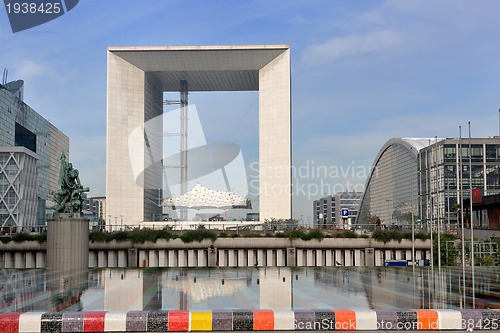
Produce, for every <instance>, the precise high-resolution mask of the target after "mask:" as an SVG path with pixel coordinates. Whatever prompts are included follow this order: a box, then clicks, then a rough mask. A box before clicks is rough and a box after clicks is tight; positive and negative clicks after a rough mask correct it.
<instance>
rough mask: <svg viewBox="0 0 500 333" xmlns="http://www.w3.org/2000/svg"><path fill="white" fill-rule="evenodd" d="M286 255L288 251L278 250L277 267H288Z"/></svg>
mask: <svg viewBox="0 0 500 333" xmlns="http://www.w3.org/2000/svg"><path fill="white" fill-rule="evenodd" d="M285 255H286V250H285V251H283V250H281V249H279V250H277V255H276V257H277V258H276V266H279V267H282V266H286V262H285V257H286V256H285Z"/></svg>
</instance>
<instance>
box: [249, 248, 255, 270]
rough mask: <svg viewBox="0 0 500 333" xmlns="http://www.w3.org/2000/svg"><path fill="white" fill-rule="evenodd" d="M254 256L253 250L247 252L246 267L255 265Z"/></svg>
mask: <svg viewBox="0 0 500 333" xmlns="http://www.w3.org/2000/svg"><path fill="white" fill-rule="evenodd" d="M255 259H256V258H255V256H254V253H253V250H248V266H254V265H255Z"/></svg>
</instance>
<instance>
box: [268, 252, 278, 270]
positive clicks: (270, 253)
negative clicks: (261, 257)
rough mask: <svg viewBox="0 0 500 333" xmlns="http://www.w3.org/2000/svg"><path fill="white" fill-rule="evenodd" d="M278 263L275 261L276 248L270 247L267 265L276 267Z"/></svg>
mask: <svg viewBox="0 0 500 333" xmlns="http://www.w3.org/2000/svg"><path fill="white" fill-rule="evenodd" d="M275 265H276V263H275V262H274V250H272V249H268V250H267V266H268V267H274V266H275Z"/></svg>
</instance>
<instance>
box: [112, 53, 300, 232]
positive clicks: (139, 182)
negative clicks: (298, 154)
mask: <svg viewBox="0 0 500 333" xmlns="http://www.w3.org/2000/svg"><path fill="white" fill-rule="evenodd" d="M181 81H187V83H188V85H189V91H251V90H255V91H259V137H258V140H259V165H260V172H259V184H260V188H259V207H260V219H261V220H264V219H269V218H284V219H288V218H290V217H291V206H292V205H291V171H290V169H291V101H290V100H291V96H290V47H289V46H288V45H237V46H235V45H228V46H154V47H109V48H108V87H107V139H106V148H107V149H106V197H107V214H108V218H109V219H111V221H112V223H114V221H116V220H118V221H121V222H122V223H123V224H130V225H136V224H138V223H140V222H143V221H148V220H151V219H152V216H154V215H156V214H161V208H160V207H158V206H157V205H156V204H155V202H158V188H159V184H161V174H162V167H161V163H160V162H161V159H162V148H163V147H162V133H161V126H162V124H161V123H156V124H155V125H153V126H158V128H149V129H147V130H146V129H144V139H143V140H142V138H141V140H139V141H141V142H137V141H135V140H133V141H134V142H130V140H129V135H130V133H131V132H132V131H134V130H135V129H137V128H138V127H141V126H142V127H143V128H144V124H145V123H147V122H148V121H149V120H151V119H153V118H155V117H158V116H160V115H162V112H163V108H162V105H163V92H169V91H174V92H175V91H179V90H180V82H181ZM159 118H161V117H159ZM150 133H157V134H158V135H151V134H150ZM188 163H189V162H188ZM138 167H139V168H142V170H143V172H141V173H140V174H139V176H137V174H136V173H135V172H134V170H136V169H137V168H138Z"/></svg>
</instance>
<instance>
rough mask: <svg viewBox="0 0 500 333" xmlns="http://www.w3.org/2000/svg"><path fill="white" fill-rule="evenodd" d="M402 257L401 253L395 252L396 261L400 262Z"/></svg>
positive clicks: (399, 251)
mask: <svg viewBox="0 0 500 333" xmlns="http://www.w3.org/2000/svg"><path fill="white" fill-rule="evenodd" d="M401 257H402V253H401V250H396V258H395V259H396V260H400V259H401Z"/></svg>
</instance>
